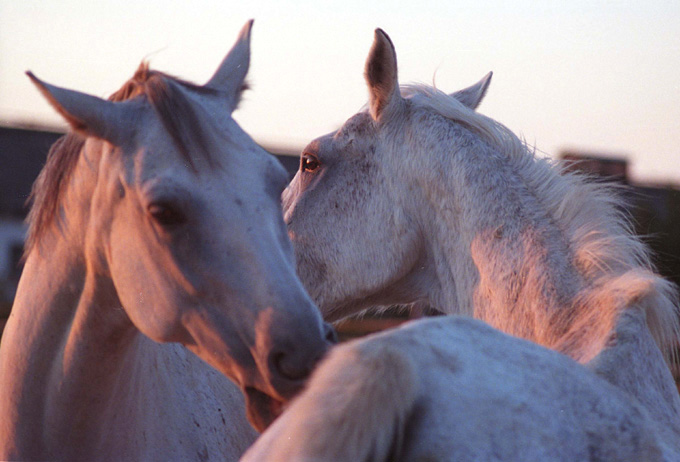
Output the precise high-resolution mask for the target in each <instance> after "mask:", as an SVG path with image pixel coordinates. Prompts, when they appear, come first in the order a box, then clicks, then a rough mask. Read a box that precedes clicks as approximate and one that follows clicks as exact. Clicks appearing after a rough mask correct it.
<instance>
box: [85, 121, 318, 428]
mask: <svg viewBox="0 0 680 462" xmlns="http://www.w3.org/2000/svg"><path fill="white" fill-rule="evenodd" d="M162 130H163V128H162V127H158V125H156V129H155V130H154V129H151V128H147V129H145V130H144V133H145V137H148V138H153V137H155V135H158V134H160V133H159V132H162ZM223 133H227V134H229V135H228V136H229V137H230V138H231V139H238V138H239V137H240V138H242V139H244V140H246V139H247V138H246V137H245V134H243V133H242V132H241V133H239V130H238V127H237V126H236V124H235V123H233V122H232V123H230V124H228V125H227V126H226V127H223ZM239 135H240V136H239ZM151 146H153V148H152V147H151ZM227 147H228V148H227V149H223V152H219V154H220V155H218V156H214V154H216V153H218V151H219V146H215V149H211V154H212V155H213V156H214V158H212V159H211V160H208V159H200V158H194V167H195V170H194V169H192V168H189V167H187V166H186V165H184V162H183V159H182V156H181V154H180V153H179V152H177V148H176V147H175V146H174V145H173V143H172V142H171V141H170V140H166V141H165V142H162V141H159V140H158V139H156V140H155V141H153V142H152V141H151V140H150V139H149V140H148V141H145V142H143V143H141V146H137V147H136V148H135V149H134V150H133V152H132V153H131V155H130V153H126V155H123V156H120V157H118V158H117V159H119V160H122V162H119V165H118V167H119V168H115V167H114V168H109V169H107V171H109V172H111V173H110V174H109V175H107V177H108V178H107V179H108V180H109V181H108V182H106V183H104V186H103V188H102V192H101V194H96V195H95V198H94V200H95V201H97V202H99V201H101V204H100V205H98V206H97V209H98V210H102V211H105V212H104V213H106V214H108V215H109V216H108V217H106V218H104V219H102V220H100V221H101V222H105V221H108V222H110V223H111V225H110V234H109V236H108V238H107V239H106V241H107V242H103V243H102V245H106V247H107V248H108V249H109V251H108V252H109V253H108V258H109V266H110V269H111V273H112V279H113V281H114V284H115V285H116V288H117V292H118V296H119V298H120V300H121V304H122V306H123V307H124V309H125V310H126V312H127V314H128V316H129V317H130V319H131V320H132V321H133V323H134V324H135V325H136V326H137V327H138V328H139V330H141V331H142V332H143V333H144V334H146V335H147V336H149V337H150V338H152V339H154V340H156V341H159V342H181V343H183V344H184V345H186V346H187V347H188V348H189V349H190V350H191V351H193V352H194V353H196V354H197V355H198V356H200V357H201V358H203V359H204V360H206V361H207V362H208V363H209V364H211V365H213V366H214V367H215V368H217V369H218V370H220V371H222V372H223V373H224V374H226V375H227V376H229V377H230V378H232V379H234V380H235V381H236V382H237V383H239V384H240V385H241V386H243V387H244V389H245V390H246V391H247V392H248V393H249V394H251V395H253V396H255V394H256V393H257V392H258V391H259V392H264V393H266V394H267V395H270V396H272V397H273V398H275V399H276V400H279V401H285V400H287V399H289V398H290V397H291V395H292V394H293V393H294V392H296V391H297V390H298V389H299V387H300V386H301V384H302V381H303V379H304V378H306V376H307V375H308V373H309V372H310V370H311V368H312V366H313V365H314V364H315V362H316V360H317V359H318V358H319V357H320V356H321V355H322V354H323V353H324V351H325V349H326V339H325V332H324V327H323V326H322V322H321V319H320V316H319V314H318V311H317V309H316V307H315V306H314V304H313V303H312V301H311V300H310V298H309V297H308V296H307V294H306V292H305V291H304V289H303V288H302V285H301V284H300V282H299V281H298V279H297V278H296V276H295V266H294V260H293V254H292V248H291V246H290V242H289V241H288V238H287V235H286V230H285V225H284V223H283V219H282V212H281V205H280V201H279V197H280V193H281V191H282V189H283V187H284V185H285V183H286V179H287V178H286V174H285V171H284V170H283V168H282V167H281V166H280V164H278V162H277V161H276V160H275V159H274V158H272V157H271V156H270V155H268V154H267V153H265V152H263V151H261V150H260V149H259V148H258V147H257V146H256V145H255V144H254V143H253V142H252V141H250V142H249V144H248V145H246V146H242V147H239V148H238V149H233V147H231V146H229V145H228V144H227ZM159 148H160V149H159ZM244 151H245V152H244ZM112 157H113V156H112ZM237 166H239V167H238V168H237ZM113 172H117V174H114V173H113ZM111 193H113V200H111V197H112V194H111ZM105 196H106V197H105ZM253 418H255V417H253Z"/></svg>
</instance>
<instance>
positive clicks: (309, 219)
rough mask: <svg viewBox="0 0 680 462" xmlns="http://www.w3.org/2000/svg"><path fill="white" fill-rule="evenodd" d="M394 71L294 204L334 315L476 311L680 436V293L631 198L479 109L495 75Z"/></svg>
mask: <svg viewBox="0 0 680 462" xmlns="http://www.w3.org/2000/svg"><path fill="white" fill-rule="evenodd" d="M376 42H380V43H381V45H380V46H376V45H374V47H373V48H372V49H371V53H370V54H369V57H368V59H367V68H369V66H371V65H372V64H371V63H372V61H373V60H376V59H377V60H382V61H381V63H380V65H382V66H395V65H396V61H395V60H394V59H392V58H391V57H390V56H391V55H390V54H389V53H385V52H380V53H374V50H376V49H378V50H381V49H383V48H384V47H389V46H391V43H390V41H389V39H388V38H387V37H386V35H385V34H384V33H383V32H381V31H377V32H376ZM386 56H387V57H388V58H385V57H386ZM374 67H376V66H374ZM377 67H380V66H377ZM380 75H384V76H386V77H385V78H386V81H383V82H370V81H368V82H367V83H368V87H369V93H370V92H371V91H372V89H373V88H380V92H379V94H376V95H371V97H369V108H368V109H367V110H366V111H362V112H360V113H358V114H356V115H355V116H353V117H351V118H350V119H349V120H348V121H347V122H346V123H345V124H344V125H343V127H341V128H340V129H339V130H338V131H337V132H335V133H332V134H329V135H326V136H322V137H320V138H317V139H316V140H314V141H312V142H311V143H310V144H309V145H308V146H307V147H306V148H305V150H304V151H303V155H307V156H314V157H316V158H317V159H318V162H319V167H318V168H317V169H315V170H314V171H302V170H301V171H299V172H298V173H297V175H296V177H295V178H294V180H293V181H292V183H291V184H290V186H289V187H288V188H287V189H286V191H285V192H284V194H283V203H284V213H285V216H286V221H287V224H288V231H289V234H290V236H291V239H292V240H293V243H294V246H295V253H296V261H297V268H298V273H299V274H300V277H301V279H302V281H303V283H304V284H305V286H306V288H307V290H308V291H309V292H310V294H311V295H312V298H313V299H314V300H315V301H316V303H317V304H318V305H319V307H320V309H321V310H322V313H323V314H324V317H327V318H328V319H339V318H342V317H344V316H348V315H351V314H353V313H357V312H360V311H362V310H364V309H366V308H368V307H370V306H375V305H389V304H427V305H430V306H432V307H434V308H435V309H437V310H440V311H442V312H443V313H447V314H466V315H471V316H474V317H475V318H478V319H481V320H482V321H485V322H487V323H489V324H490V325H491V326H493V327H495V328H497V329H499V330H501V331H504V332H506V333H509V334H511V335H514V336H518V337H522V338H525V339H528V340H531V341H533V342H537V343H539V344H541V345H543V346H546V347H548V348H551V349H554V350H556V351H558V352H561V353H564V354H566V355H568V356H570V357H572V358H573V359H575V360H576V361H578V362H580V363H582V364H584V365H586V366H587V367H589V368H590V369H592V370H593V371H594V372H596V373H597V374H599V375H601V376H602V377H604V378H605V379H607V380H608V381H610V382H611V383H612V384H614V385H616V386H618V387H619V388H621V389H622V390H624V391H625V392H627V393H630V394H631V395H632V396H633V397H634V398H632V399H637V400H638V401H639V402H640V403H641V404H642V405H643V406H644V407H645V408H646V409H647V411H648V412H649V413H650V415H652V417H653V419H654V420H655V421H656V422H659V423H660V424H659V432H661V433H663V434H664V435H665V437H667V439H668V441H680V397H678V393H677V390H676V388H675V385H674V382H673V379H672V376H671V374H670V371H669V369H668V364H667V363H668V361H669V360H670V359H672V357H673V348H674V346H675V345H677V342H678V339H679V336H678V311H677V295H676V288H675V287H674V286H673V285H672V284H671V283H669V282H668V281H666V280H664V279H663V278H661V277H660V276H659V275H658V274H657V273H656V272H655V270H654V269H653V267H652V265H651V264H650V261H649V255H648V250H647V248H646V247H645V245H644V244H643V243H642V242H641V241H640V240H639V239H638V238H637V237H636V236H634V234H633V233H632V230H631V227H630V224H629V222H628V220H627V219H626V217H625V216H624V215H623V213H622V212H621V209H622V208H623V203H622V201H621V199H620V198H619V196H618V191H617V188H616V187H612V186H606V185H602V184H601V183H598V182H595V181H593V180H592V179H589V178H587V177H585V176H582V175H579V174H576V173H568V172H565V171H564V170H563V169H562V168H561V166H560V165H559V164H556V163H555V162H552V161H550V160H547V159H542V158H540V157H538V156H537V155H536V153H535V152H534V151H533V150H532V149H531V148H529V147H528V146H527V145H526V143H524V142H523V141H522V140H520V139H519V138H518V137H517V136H515V135H514V134H513V133H512V132H510V130H508V129H507V128H505V127H503V126H502V125H501V124H499V123H497V122H495V121H493V120H491V119H489V118H488V117H485V116H483V115H481V114H479V113H477V112H475V111H474V110H473V108H475V107H476V106H477V104H479V102H480V100H481V98H482V96H483V95H484V93H485V88H486V86H487V85H488V77H487V78H486V79H483V80H482V81H480V83H478V84H476V85H475V86H473V87H472V89H473V90H472V91H471V90H470V89H465V90H463V91H462V92H456V93H453V94H451V95H447V94H444V93H443V92H441V91H439V90H437V89H435V88H432V87H428V86H424V85H410V86H401V87H399V86H398V82H397V79H396V69H393V70H392V71H389V70H386V71H383V72H382V73H381V74H380ZM375 76H376V74H375V73H366V77H367V80H368V79H370V78H373V77H375ZM461 93H462V94H464V95H465V97H460V94H461ZM470 95H477V97H476V99H475V98H472V99H471V98H470ZM376 101H379V102H380V105H376ZM385 101H389V103H387V104H385ZM461 101H462V102H463V103H461ZM527 367H530V365H527Z"/></svg>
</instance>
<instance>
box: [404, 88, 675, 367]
mask: <svg viewBox="0 0 680 462" xmlns="http://www.w3.org/2000/svg"><path fill="white" fill-rule="evenodd" d="M401 91H402V95H404V96H405V97H407V98H409V99H410V101H411V102H412V104H414V106H416V107H424V108H427V109H430V110H432V111H434V112H435V113H437V114H439V115H441V116H443V117H445V118H447V119H449V120H451V121H453V122H456V123H458V124H461V125H463V126H464V127H467V128H468V129H469V130H471V131H472V132H474V133H476V134H477V135H478V136H480V137H481V138H482V139H483V140H484V141H486V142H487V143H489V144H490V145H491V146H493V147H494V148H496V149H497V150H498V152H499V153H501V154H502V155H504V156H506V158H507V161H508V162H510V163H511V165H512V166H513V167H514V169H513V170H514V171H516V172H518V174H519V175H520V176H521V178H522V179H523V181H524V182H525V184H526V185H527V187H528V188H529V189H530V190H532V191H533V193H534V196H535V197H536V198H537V199H538V200H539V201H540V202H541V203H542V205H543V207H544V208H545V210H546V211H547V213H548V214H549V216H550V217H551V218H552V220H553V222H554V223H559V227H560V229H561V231H562V233H563V234H564V236H565V237H566V239H567V242H568V244H569V246H570V250H571V251H572V254H573V256H574V260H573V261H574V264H575V265H576V267H577V269H578V270H579V271H580V273H581V274H582V275H583V277H584V278H585V279H586V280H588V281H591V286H590V288H589V289H588V290H586V293H584V294H581V295H580V296H579V297H578V300H577V303H578V304H579V305H581V306H588V307H589V308H590V309H584V310H582V311H581V312H576V311H575V310H573V311H572V312H571V313H563V314H561V316H562V318H561V319H559V318H558V319H556V321H558V322H563V323H564V325H565V326H579V325H581V326H583V325H584V324H586V322H585V321H586V320H589V321H593V322H596V320H597V319H614V318H615V317H618V315H619V314H620V312H621V310H623V309H625V308H626V307H628V306H629V305H630V304H632V303H637V302H641V303H640V305H641V306H642V307H643V309H644V310H645V314H646V318H647V325H648V327H649V329H650V331H651V333H652V336H653V337H654V339H655V341H656V343H657V345H658V346H659V348H660V350H661V352H662V353H663V355H664V357H665V358H666V360H667V361H669V362H670V361H672V360H673V358H674V357H675V355H676V354H677V352H676V351H675V347H676V346H677V345H676V341H677V339H678V338H679V337H680V318H679V317H678V308H677V307H678V293H677V288H676V287H675V286H674V285H673V284H672V283H670V282H668V281H666V280H665V279H663V278H662V277H661V276H659V275H658V274H656V270H655V268H654V266H653V264H652V262H651V257H650V251H649V249H648V247H647V245H646V244H645V243H644V242H643V241H642V240H641V239H640V238H639V237H637V236H636V235H635V234H634V231H633V226H632V223H631V220H630V218H629V216H628V215H627V214H626V213H625V211H624V207H623V205H625V201H624V199H623V197H622V195H621V193H620V192H621V190H622V189H623V187H622V186H618V185H613V184H606V183H603V182H598V181H594V179H593V178H592V177H589V176H588V175H585V174H582V173H577V172H569V171H567V170H566V168H565V165H564V164H563V163H560V162H556V161H553V160H550V159H547V158H539V157H537V156H536V151H535V149H534V148H531V147H529V146H528V145H527V143H526V142H525V141H523V140H521V139H520V138H518V137H517V136H516V135H515V134H514V133H513V132H512V131H511V130H509V129H508V128H507V127H505V126H504V125H502V124H500V123H498V122H496V121H495V120H493V119H491V118H489V117H486V116H484V115H482V114H480V113H478V112H475V111H474V110H471V109H469V108H467V107H466V106H464V105H463V104H461V103H460V102H459V101H457V100H456V99H455V98H453V97H451V96H449V95H447V94H446V93H444V92H442V91H440V90H438V89H436V88H434V87H431V86H428V85H422V84H414V85H404V86H402V87H401ZM622 280H625V281H627V282H628V284H633V285H634V286H636V287H638V288H639V289H640V290H632V289H631V290H629V291H626V290H623V289H621V281H622ZM635 281H637V282H639V283H638V284H636V283H635ZM608 288H611V289H612V290H614V291H616V292H617V293H618V294H619V295H620V296H623V294H626V293H627V294H628V295H629V298H627V299H625V300H618V301H617V302H616V303H614V302H612V303H608V304H602V303H588V301H590V302H592V301H594V300H603V299H604V298H606V297H603V295H602V294H603V292H607V290H608ZM617 288H618V289H617ZM619 289H621V290H619ZM643 289H644V290H643ZM624 298H625V297H624ZM607 310H609V311H610V312H607ZM577 317H578V318H582V319H576V318H577ZM568 334H569V332H568ZM571 334H573V332H571ZM555 340H556V341H559V340H558V339H555Z"/></svg>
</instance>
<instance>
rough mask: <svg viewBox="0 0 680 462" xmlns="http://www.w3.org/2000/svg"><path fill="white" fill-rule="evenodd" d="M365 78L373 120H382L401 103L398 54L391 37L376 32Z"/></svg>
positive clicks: (380, 30)
mask: <svg viewBox="0 0 680 462" xmlns="http://www.w3.org/2000/svg"><path fill="white" fill-rule="evenodd" d="M364 77H365V79H366V83H367V84H368V94H369V96H368V98H369V110H370V112H371V116H373V120H376V121H377V120H380V118H381V117H383V116H384V114H386V113H387V112H390V111H392V110H393V109H394V108H395V107H397V106H399V105H400V103H401V94H400V93H399V80H398V79H397V53H396V52H395V51H394V45H393V44H392V41H391V40H390V38H389V36H388V35H387V34H386V33H385V32H384V31H383V30H382V29H376V30H375V38H374V39H373V46H372V47H371V51H370V52H369V53H368V58H367V59H366V68H365V70H364Z"/></svg>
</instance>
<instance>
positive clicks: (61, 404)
mask: <svg viewBox="0 0 680 462" xmlns="http://www.w3.org/2000/svg"><path fill="white" fill-rule="evenodd" d="M86 163H87V162H83V161H82V160H81V161H80V162H79V164H78V166H76V171H75V172H73V177H72V178H77V179H78V180H77V181H75V180H74V181H70V182H69V185H68V186H67V187H66V188H65V190H64V191H62V199H63V203H62V204H61V209H60V212H61V213H62V214H63V216H61V217H59V218H55V220H58V221H59V223H53V224H52V225H51V226H50V228H49V229H47V230H45V232H44V233H43V234H42V236H41V238H40V241H39V242H38V243H36V245H35V246H34V248H33V249H32V250H31V251H30V253H29V255H28V257H27V260H26V265H25V268H24V271H23V274H22V277H21V280H20V282H19V287H18V289H17V295H16V297H15V302H14V306H13V308H12V314H11V317H10V319H9V320H8V323H7V326H6V331H5V333H4V337H3V342H2V349H1V352H0V388H1V389H2V390H3V394H2V397H1V398H0V415H2V416H7V415H21V416H22V418H21V419H18V418H17V419H16V420H13V422H14V423H13V424H14V425H16V427H15V428H7V427H6V428H4V429H3V431H4V432H9V433H10V435H6V436H13V439H15V440H16V441H23V442H25V441H31V439H32V438H31V436H36V438H33V440H34V441H35V448H34V449H35V450H39V449H38V447H39V446H40V444H39V442H40V441H41V438H40V437H37V436H38V435H45V434H54V432H52V431H46V432H44V431H45V428H38V426H37V425H36V422H42V423H44V425H45V426H46V428H47V427H52V428H69V427H71V428H70V430H69V431H77V429H75V428H72V427H73V426H74V422H73V416H78V415H81V416H85V415H87V414H88V413H92V412H93V408H92V404H93V402H97V398H98V396H97V395H101V394H102V393H106V392H108V391H110V388H111V387H113V386H114V385H115V383H116V380H115V378H116V376H117V375H118V374H119V372H120V367H121V364H122V358H123V357H124V356H125V355H126V354H127V350H128V349H129V348H130V346H131V345H132V344H133V342H132V339H133V337H134V332H135V330H134V329H133V327H132V324H131V323H130V321H129V320H128V318H127V316H126V315H125V314H124V312H123V310H122V309H121V306H120V302H119V301H118V299H117V296H116V293H115V289H114V287H113V283H112V281H111V280H110V278H108V277H107V276H104V275H102V274H101V273H100V272H98V271H95V270H93V265H92V262H88V257H87V256H86V254H85V250H84V247H85V245H84V242H85V241H86V236H85V234H84V233H85V232H84V231H83V230H85V229H87V219H88V215H89V207H88V204H89V202H88V198H91V193H92V189H93V187H94V183H95V182H96V179H95V177H96V172H93V171H92V169H91V164H90V165H85V164H86ZM58 213H59V212H58ZM88 408H89V410H88ZM86 410H87V412H85V411H86ZM80 411H82V413H79V412H80ZM94 412H96V410H95V411H94ZM67 421H68V422H69V424H68V425H65V423H66V422H67ZM7 425H9V423H7ZM59 425H61V427H59ZM36 432H37V433H36ZM43 432H44V433H43ZM12 433H13V434H14V435H11V434H12ZM0 439H2V438H0ZM53 443H55V442H53Z"/></svg>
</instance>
